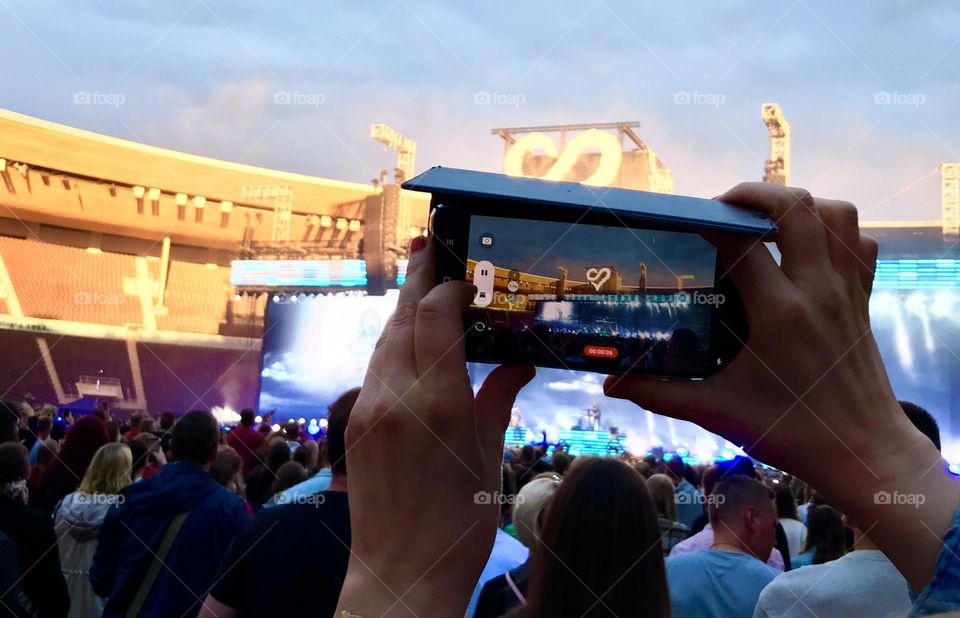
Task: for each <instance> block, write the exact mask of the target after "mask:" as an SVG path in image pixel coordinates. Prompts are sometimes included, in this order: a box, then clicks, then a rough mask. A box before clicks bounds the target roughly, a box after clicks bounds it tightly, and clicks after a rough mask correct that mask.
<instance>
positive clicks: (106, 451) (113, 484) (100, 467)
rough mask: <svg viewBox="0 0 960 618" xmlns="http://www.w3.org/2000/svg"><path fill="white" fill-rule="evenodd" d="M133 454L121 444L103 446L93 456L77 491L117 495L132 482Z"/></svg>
mask: <svg viewBox="0 0 960 618" xmlns="http://www.w3.org/2000/svg"><path fill="white" fill-rule="evenodd" d="M131 468H133V453H131V452H130V447H129V446H127V445H126V444H124V443H122V442H110V443H108V444H104V445H103V446H101V447H100V448H99V449H97V452H96V453H95V454H94V456H93V461H91V462H90V467H89V468H87V473H86V474H84V475H83V480H82V481H81V482H80V487H79V488H78V491H81V492H84V493H88V494H118V493H120V490H121V489H123V488H124V487H126V486H127V485H129V484H130V483H131V482H132V479H131V477H130V470H131Z"/></svg>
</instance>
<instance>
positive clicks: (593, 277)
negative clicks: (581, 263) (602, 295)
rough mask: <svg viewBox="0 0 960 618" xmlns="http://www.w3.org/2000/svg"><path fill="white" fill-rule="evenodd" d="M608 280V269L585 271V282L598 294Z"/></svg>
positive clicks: (589, 269)
mask: <svg viewBox="0 0 960 618" xmlns="http://www.w3.org/2000/svg"><path fill="white" fill-rule="evenodd" d="M608 279H610V268H608V267H604V268H588V269H587V281H589V282H590V285H592V286H593V289H595V290H596V291H598V292H599V291H600V288H602V287H603V284H604V283H606V282H607V280H608Z"/></svg>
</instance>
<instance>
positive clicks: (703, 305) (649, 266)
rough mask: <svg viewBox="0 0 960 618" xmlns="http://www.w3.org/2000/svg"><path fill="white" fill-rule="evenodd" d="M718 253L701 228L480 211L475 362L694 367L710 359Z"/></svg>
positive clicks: (473, 233) (472, 273)
mask: <svg viewBox="0 0 960 618" xmlns="http://www.w3.org/2000/svg"><path fill="white" fill-rule="evenodd" d="M715 269H716V250H715V249H714V247H713V245H711V244H710V243H708V242H707V241H706V240H704V239H703V238H701V237H700V236H699V235H698V234H691V233H686V232H671V231H658V230H644V229H635V228H627V227H609V226H600V225H584V224H571V223H563V222H554V221H534V220H518V219H503V218H499V217H487V216H479V215H475V216H473V217H472V218H471V221H470V233H469V247H468V250H467V274H466V279H467V281H469V282H471V283H473V284H474V285H475V286H476V287H477V294H476V296H475V297H474V303H473V305H472V306H471V307H470V308H469V309H468V310H467V311H466V313H465V314H464V319H465V320H466V323H467V326H468V330H467V349H468V352H469V356H470V358H471V360H476V361H481V362H482V361H490V362H498V361H500V362H502V361H511V360H512V361H523V362H533V363H537V364H539V365H544V366H554V367H563V368H568V369H582V370H597V371H607V372H615V373H619V372H625V371H646V372H650V373H663V374H670V375H697V374H700V373H702V372H703V370H704V369H705V368H706V367H707V363H708V362H709V358H708V352H709V345H710V327H711V321H712V316H713V312H714V310H715V308H716V307H718V306H719V305H720V304H722V303H723V302H724V298H723V297H722V295H720V294H717V293H716V292H715V290H714V277H715Z"/></svg>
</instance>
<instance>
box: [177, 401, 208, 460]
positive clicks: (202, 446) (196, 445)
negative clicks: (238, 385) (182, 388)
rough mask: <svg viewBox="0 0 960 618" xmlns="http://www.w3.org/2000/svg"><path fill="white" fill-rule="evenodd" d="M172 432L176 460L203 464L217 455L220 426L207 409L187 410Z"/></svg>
mask: <svg viewBox="0 0 960 618" xmlns="http://www.w3.org/2000/svg"><path fill="white" fill-rule="evenodd" d="M172 432H173V433H172V437H171V440H170V450H171V451H172V452H173V459H174V460H176V461H189V462H190V463H195V464H197V465H200V466H202V465H205V464H208V463H210V462H211V461H213V459H214V457H216V455H217V444H218V442H219V440H220V428H219V427H218V426H217V419H216V418H214V416H213V414H210V413H209V412H207V411H206V410H193V411H192V412H187V413H186V414H184V415H183V418H181V419H180V422H179V423H177V424H176V425H174V427H173V429H172Z"/></svg>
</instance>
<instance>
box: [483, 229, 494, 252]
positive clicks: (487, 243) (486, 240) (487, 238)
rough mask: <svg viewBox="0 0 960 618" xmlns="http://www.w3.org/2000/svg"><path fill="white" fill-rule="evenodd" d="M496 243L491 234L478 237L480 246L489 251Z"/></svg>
mask: <svg viewBox="0 0 960 618" xmlns="http://www.w3.org/2000/svg"><path fill="white" fill-rule="evenodd" d="M494 243H496V240H495V239H494V237H493V234H488V233H483V234H481V235H480V246H481V247H486V248H487V249H489V248H490V247H492V246H493V245H494Z"/></svg>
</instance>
